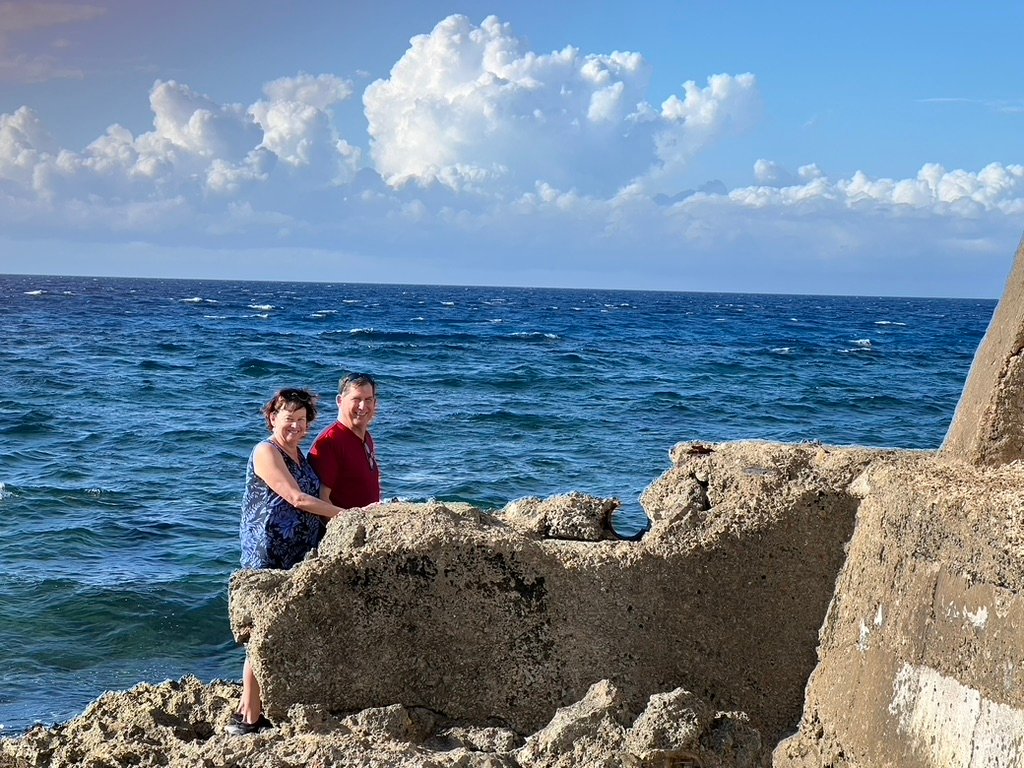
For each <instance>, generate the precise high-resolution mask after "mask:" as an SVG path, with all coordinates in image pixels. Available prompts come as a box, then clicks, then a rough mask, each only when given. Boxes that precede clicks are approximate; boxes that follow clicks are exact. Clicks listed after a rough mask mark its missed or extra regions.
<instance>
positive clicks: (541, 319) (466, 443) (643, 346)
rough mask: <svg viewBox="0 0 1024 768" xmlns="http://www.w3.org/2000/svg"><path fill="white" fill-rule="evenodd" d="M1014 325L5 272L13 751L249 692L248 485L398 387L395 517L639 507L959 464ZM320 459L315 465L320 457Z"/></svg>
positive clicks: (894, 304) (6, 694)
mask: <svg viewBox="0 0 1024 768" xmlns="http://www.w3.org/2000/svg"><path fill="white" fill-rule="evenodd" d="M995 304H996V302H995V301H994V300H982V299H919V298H872V297H842V296H781V295H770V296H769V295H739V294H708V293H671V292H638V291H598V290H548V289H532V288H488V287H453V286H413V285H363V284H327V283H301V282H279V283H268V282H220V281H194V280H138V279H113V278H85V277H33V276H0V319H2V323H3V328H4V329H5V332H4V336H5V343H4V344H3V346H2V347H0V382H2V384H0V440H2V446H3V447H2V449H0V520H2V522H0V661H2V663H0V735H15V734H17V733H20V732H21V731H23V730H25V729H26V728H28V727H30V726H32V725H33V724H34V723H37V722H42V723H47V724H49V723H54V722H60V721H64V720H67V719H70V718H72V717H74V716H75V715H77V714H79V713H80V712H81V710H82V709H83V708H84V707H85V706H86V705H87V704H88V703H89V702H90V701H92V700H93V699H94V698H96V697H97V696H99V695H100V694H101V693H103V692H104V691H106V690H112V689H127V688H130V687H131V686H133V685H135V684H136V683H138V682H141V681H148V682H160V681H162V680H165V679H168V678H174V679H177V678H179V677H181V676H183V675H185V674H194V675H196V676H198V677H199V678H201V679H204V680H210V679H214V678H226V679H235V680H237V679H239V678H240V674H241V664H242V658H243V652H242V650H241V649H240V648H238V647H237V646H236V645H235V644H234V642H233V641H232V638H231V632H230V628H229V626H228V620H227V584H228V579H229V577H230V575H231V573H232V571H233V570H234V569H235V568H236V567H237V564H238V554H239V553H238V516H239V504H240V499H241V490H242V483H243V478H244V474H245V464H246V459H247V457H248V454H249V451H250V450H251V448H252V446H253V445H254V444H255V443H256V442H257V441H259V440H260V439H261V438H262V437H263V436H264V435H265V428H264V425H263V422H262V417H261V415H260V413H259V410H260V407H261V406H262V404H263V403H264V402H265V401H266V400H267V399H268V398H269V397H270V395H272V394H273V392H274V391H275V390H276V389H278V388H280V387H283V386H302V387H307V388H310V389H312V390H314V391H315V392H317V393H319V394H320V396H321V400H322V404H323V412H322V413H321V416H320V417H319V419H318V420H317V423H316V424H314V426H313V430H312V431H313V432H314V433H315V432H316V431H318V430H319V429H322V428H324V427H326V426H327V425H328V424H329V423H330V422H331V420H332V419H333V418H334V415H335V410H334V404H333V395H334V393H335V392H336V386H337V380H338V378H339V376H341V375H343V374H344V373H345V372H348V371H366V372H370V373H372V374H373V375H374V376H375V378H376V379H377V381H378V384H379V388H380V389H379V395H380V408H379V415H378V418H377V422H376V424H375V425H374V428H373V433H374V436H375V439H376V442H377V448H378V457H379V459H380V463H381V467H382V471H383V483H384V495H385V497H387V498H394V497H398V498H402V499H408V500H413V501H422V500H427V499H438V500H441V501H462V502H470V503H473V504H475V505H477V506H479V507H481V508H483V509H495V508H498V507H501V506H503V505H504V504H505V503H506V502H508V501H510V500H513V499H517V498H522V497H524V496H539V497H546V496H549V495H552V494H558V493H567V492H569V491H581V492H584V493H588V494H592V495H595V496H602V497H607V496H613V497H616V498H618V499H620V500H621V503H622V506H621V509H620V512H619V513H618V514H617V516H616V518H615V521H614V523H615V526H616V528H617V529H618V530H619V531H620V533H622V534H623V535H636V534H638V533H639V532H641V531H642V530H643V528H644V526H645V522H646V520H645V518H644V515H643V511H642V509H641V507H640V504H639V502H638V497H639V495H640V494H641V492H642V491H643V490H644V488H645V487H646V486H647V485H648V484H649V483H650V482H651V481H653V480H654V479H655V478H657V477H658V476H659V475H660V474H661V473H662V472H664V471H665V470H667V469H668V468H669V466H670V464H669V459H668V451H669V449H670V448H671V447H672V446H673V445H674V444H675V443H677V442H679V441H690V440H701V441H710V442H715V441H723V440H736V439H764V440H773V441H783V442H799V441H819V442H823V443H827V444H835V445H849V444H857V445H868V446H885V447H899V448H919V449H934V448H937V447H938V446H939V445H940V444H941V442H942V439H943V436H944V435H945V432H946V429H947V427H948V425H949V422H950V419H951V418H952V416H953V412H954V409H955V407H956V403H957V400H958V398H959V396H960V392H961V390H962V388H963V385H964V382H965V380H966V377H967V374H968V371H969V369H970V365H971V360H972V358H973V355H974V352H975V349H976V348H977V346H978V343H979V342H980V340H981V338H982V336H983V334H984V332H985V329H986V327H987V325H988V322H989V320H990V318H991V316H992V312H993V310H994V308H995ZM306 447H308V443H307V446H306Z"/></svg>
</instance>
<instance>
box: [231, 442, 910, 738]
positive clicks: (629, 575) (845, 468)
mask: <svg viewBox="0 0 1024 768" xmlns="http://www.w3.org/2000/svg"><path fill="white" fill-rule="evenodd" d="M884 455H886V454H882V453H880V452H877V451H867V450H857V449H842V450H838V449H830V448H826V447H822V446H817V445H799V446H781V445H772V444H767V443H733V444H724V445H720V446H710V447H708V446H695V445H682V446H679V447H677V449H676V450H675V451H674V453H673V463H674V466H673V468H672V469H671V470H669V471H668V472H667V473H666V474H665V475H664V476H663V477H661V478H660V479H659V480H658V481H656V482H655V483H654V484H652V486H651V487H650V488H649V489H648V490H647V492H646V493H645V494H644V497H643V503H644V505H645V508H646V509H647V511H648V514H649V515H650V517H651V518H652V521H653V525H652V529H651V531H650V532H649V533H648V534H647V535H646V536H645V537H644V539H643V540H642V541H641V542H639V543H633V542H622V541H612V540H594V539H595V538H597V537H596V536H595V535H594V532H593V527H592V526H591V525H587V524H586V523H585V520H586V518H587V517H588V515H587V514H586V513H585V511H584V510H585V508H588V509H589V510H590V517H591V518H592V519H593V520H597V521H600V522H602V524H604V523H606V521H607V516H608V513H609V511H610V508H611V505H610V504H609V502H608V501H607V500H603V499H590V500H589V502H586V503H585V497H580V496H579V495H578V494H577V495H574V496H573V497H571V498H567V497H556V498H554V499H551V500H549V501H547V502H540V501H538V500H529V501H528V502H517V503H515V504H512V505H509V507H507V508H506V509H505V510H502V511H499V512H498V513H497V514H495V515H488V514H484V513H482V512H480V511H478V510H475V509H469V508H458V509H453V508H449V507H446V506H445V505H443V504H440V503H432V504H385V505H381V506H379V507H374V508H370V509H366V510H362V511H357V512H352V513H350V514H346V515H344V516H342V517H340V518H338V519H337V521H336V522H332V523H331V524H330V525H329V526H328V533H327V536H326V538H325V539H324V541H323V543H322V544H321V547H320V551H319V553H318V554H317V556H315V557H311V558H309V559H307V561H305V562H304V563H302V564H300V565H299V566H298V567H296V568H295V569H293V570H292V571H290V572H252V571H249V572H240V573H238V574H237V575H236V576H235V578H234V579H233V581H232V587H231V619H232V626H233V628H234V630H235V632H236V635H237V636H238V638H239V639H247V640H248V645H249V652H250V658H251V659H252V663H253V667H254V669H255V671H256V674H257V676H258V678H259V679H260V681H261V685H262V689H263V695H264V704H265V707H266V709H267V711H268V713H269V714H270V716H271V718H281V717H283V716H285V715H286V713H287V711H288V710H289V708H290V707H292V706H294V705H296V704H304V705H313V706H318V707H321V708H323V709H324V710H326V711H342V710H353V709H364V708H373V707H382V706H386V705H389V704H393V703H401V704H404V705H406V706H415V707H424V708H429V709H431V710H433V711H436V712H440V713H443V714H444V715H445V716H446V717H449V718H452V719H455V720H460V721H469V722H475V723H493V724H498V725H502V726H505V727H509V728H511V729H512V730H514V731H516V732H518V733H521V734H527V733H532V732H534V731H536V730H537V729H538V728H541V727H542V726H543V725H544V724H545V723H547V722H548V720H550V718H551V716H552V713H553V712H554V711H555V710H556V709H557V708H558V707H563V706H567V705H569V704H572V703H573V702H576V701H579V700H580V699H581V698H582V697H583V696H584V695H585V694H586V692H587V690H588V689H589V688H590V686H591V685H592V684H593V683H594V682H596V681H598V680H601V679H608V680H610V681H611V682H612V683H613V684H614V685H615V686H616V687H617V690H618V691H619V692H620V695H621V696H622V699H623V701H624V702H625V706H627V708H629V709H630V710H631V711H637V710H638V708H639V707H640V706H641V705H642V703H643V702H645V701H646V700H647V698H648V697H649V696H651V695H652V694H655V693H662V692H665V691H668V690H672V689H674V688H677V687H684V688H686V689H687V690H690V691H693V692H694V694H696V695H697V696H699V697H701V698H704V699H706V700H707V701H708V702H709V703H710V705H711V706H713V707H714V708H715V709H716V710H717V711H743V712H746V713H747V714H748V715H749V717H750V723H751V725H752V726H753V727H754V728H756V729H757V730H758V731H759V732H760V733H761V735H762V737H763V738H764V739H765V741H766V743H770V744H773V743H775V742H776V741H777V740H778V739H779V738H780V737H781V736H783V735H785V734H786V733H789V732H792V730H794V729H795V727H796V725H797V722H798V719H799V716H800V710H801V702H802V699H803V690H804V685H805V683H806V681H807V677H808V675H809V674H810V671H811V669H812V668H813V665H814V663H815V659H816V657H815V646H816V644H817V632H818V628H819V627H820V626H821V622H822V619H823V617H824V614H825V609H826V606H827V605H828V601H829V599H830V598H831V595H832V589H833V585H834V583H835V578H836V574H837V573H838V571H839V568H840V566H841V565H842V562H843V559H844V545H845V543H846V542H847V540H848V539H849V537H850V534H851V532H852V528H853V517H854V510H855V507H856V499H855V498H853V497H852V496H850V495H849V494H848V492H847V490H846V487H847V486H848V484H849V483H850V481H851V480H852V479H853V478H854V477H856V476H857V475H858V474H859V473H860V471H861V470H862V468H863V467H865V466H866V465H867V464H868V463H869V462H871V461H872V460H880V459H881V457H883V456H884ZM888 455H890V456H894V454H891V453H890V454H888ZM537 521H543V522H542V523H540V522H537ZM574 531H576V532H580V533H579V535H580V536H581V538H584V537H585V538H586V539H587V540H585V541H575V540H567V539H565V538H557V539H555V538H549V536H550V535H552V534H553V533H554V532H557V535H559V536H561V537H564V536H567V535H569V534H571V533H572V532H574Z"/></svg>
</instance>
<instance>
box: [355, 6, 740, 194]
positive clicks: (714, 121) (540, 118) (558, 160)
mask: <svg viewBox="0 0 1024 768" xmlns="http://www.w3.org/2000/svg"><path fill="white" fill-rule="evenodd" d="M649 77H650V72H649V68H648V65H647V64H646V62H645V61H644V58H643V57H642V56H641V55H640V54H638V53H628V52H626V53H623V52H613V53H611V54H583V53H581V52H580V51H579V50H578V49H576V48H573V47H571V46H570V47H566V48H563V49H562V50H560V51H555V52H552V53H547V54H538V53H534V52H532V51H524V50H523V46H522V44H521V42H520V40H519V39H518V38H517V37H515V35H514V34H513V32H512V28H511V26H510V25H509V24H505V23H502V22H500V21H499V20H498V19H497V18H495V17H493V16H491V17H488V18H487V19H485V20H484V21H483V22H482V23H481V24H480V26H479V27H477V26H474V25H473V24H472V23H471V22H470V21H469V20H468V19H467V18H466V17H464V16H450V17H448V18H447V19H445V20H444V21H442V22H441V23H439V24H438V25H437V26H436V27H434V29H433V31H432V32H431V33H430V34H429V35H420V36H418V37H415V38H413V40H412V41H411V44H410V47H409V50H408V51H406V53H405V54H404V55H403V56H402V58H401V59H400V60H399V61H398V62H397V63H396V64H395V66H394V67H393V68H392V70H391V74H390V77H389V78H388V79H386V80H379V81H377V82H375V83H373V84H371V85H370V86H369V87H368V88H367V89H366V92H365V93H364V96H363V101H364V104H365V107H366V117H367V121H368V124H369V134H370V137H371V140H372V147H371V154H372V158H373V161H374V163H375V166H376V168H377V170H378V171H379V172H380V174H381V175H382V176H383V177H384V178H385V179H386V180H387V181H388V183H389V184H392V185H394V186H401V185H403V184H406V183H408V182H411V181H414V182H417V183H419V184H421V185H429V184H432V183H435V182H436V183H441V184H445V185H447V186H449V187H451V188H452V189H456V190H470V191H475V192H480V193H484V194H503V195H509V194H511V195H516V194H521V193H522V192H524V191H528V190H531V189H533V188H534V186H535V185H536V184H538V183H547V184H552V185H555V186H557V187H561V188H570V187H572V188H575V189H577V190H579V191H580V192H581V193H584V194H596V195H608V194H611V193H613V192H614V191H615V190H616V189H618V188H620V187H622V186H624V185H626V184H629V183H630V182H632V181H634V180H636V179H637V177H642V176H643V177H646V175H647V174H648V173H650V174H653V176H655V177H656V178H657V179H658V182H659V184H660V186H666V185H670V184H671V183H672V181H673V180H674V177H675V175H676V174H678V172H679V170H680V169H681V168H682V167H684V166H685V164H686V161H687V160H688V159H689V158H690V157H692V155H693V154H694V153H695V152H697V151H699V149H700V148H701V147H702V146H704V145H706V144H707V143H708V142H710V141H712V140H714V139H715V138H717V137H718V136H719V134H720V133H721V132H723V131H725V130H727V129H730V128H732V127H735V126H737V125H740V124H744V123H745V121H746V119H747V114H748V112H749V107H750V105H751V103H752V102H753V101H755V93H756V82H755V79H754V77H753V76H752V75H741V76H738V77H732V76H729V75H715V76H714V77H712V78H709V81H708V85H707V87H706V88H703V89H702V88H698V87H697V86H696V85H695V84H694V83H692V82H687V83H685V84H684V86H683V90H684V93H683V97H682V98H680V97H678V96H672V97H670V98H669V99H668V100H666V101H665V102H664V104H662V106H661V108H660V109H658V108H655V107H653V106H652V105H651V104H649V103H648V102H647V100H646V92H647V87H648V83H649ZM673 191H675V190H673Z"/></svg>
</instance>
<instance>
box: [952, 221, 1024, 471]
mask: <svg viewBox="0 0 1024 768" xmlns="http://www.w3.org/2000/svg"><path fill="white" fill-rule="evenodd" d="M1022 352H1024V240H1022V241H1021V245H1020V247H1019V248H1018V250H1017V256H1016V259H1015V260H1014V264H1013V269H1012V271H1011V272H1010V276H1009V278H1008V279H1007V281H1006V289H1005V291H1004V293H1003V297H1002V299H1001V300H1000V301H999V305H998V306H997V307H996V311H995V314H994V315H993V316H992V321H991V322H990V323H989V326H988V331H987V332H986V333H985V338H984V339H983V340H982V342H981V345H980V346H979V347H978V350H977V352H976V353H975V356H974V363H973V364H972V365H971V372H970V375H969V376H968V378H967V385H966V386H965V387H964V391H963V393H962V394H961V396H960V403H959V404H958V405H957V409H956V414H955V415H954V417H953V421H952V423H951V424H950V426H949V431H948V433H947V434H946V439H945V441H944V443H943V447H942V450H943V452H944V453H946V454H947V455H949V456H951V457H955V458H959V459H963V460H965V461H968V462H971V463H974V464H984V465H998V464H1005V463H1007V462H1010V461H1015V460H1017V459H1022V458H1024V354H1022Z"/></svg>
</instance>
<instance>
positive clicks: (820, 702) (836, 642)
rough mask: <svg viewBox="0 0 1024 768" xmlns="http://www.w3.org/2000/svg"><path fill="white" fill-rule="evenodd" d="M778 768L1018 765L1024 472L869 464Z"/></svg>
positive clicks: (932, 463)
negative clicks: (795, 728)
mask: <svg viewBox="0 0 1024 768" xmlns="http://www.w3.org/2000/svg"><path fill="white" fill-rule="evenodd" d="M855 488H856V490H857V492H858V493H859V494H861V495H862V496H863V501H862V503H861V505H860V510H859V512H858V523H857V528H856V531H855V533H854V536H853V539H852V541H851V543H850V551H849V556H848V559H847V561H846V563H845V565H844V566H843V570H842V573H841V575H840V577H839V580H838V582H837V585H836V594H835V597H834V599H833V602H832V605H831V607H830V608H829V612H828V617H827V620H826V622H825V625H824V626H823V627H822V631H821V647H820V651H819V655H820V661H819V663H818V666H817V667H816V669H815V671H814V674H813V676H812V677H811V680H810V682H809V684H808V688H807V697H806V703H805V710H804V714H803V718H802V721H801V727H800V730H799V733H798V734H797V735H795V736H794V737H793V738H791V739H789V740H787V741H785V742H783V743H782V744H781V745H780V746H779V747H778V749H777V750H776V752H775V758H774V759H775V763H774V764H775V765H776V766H778V768H820V767H821V766H832V765H834V766H851V767H852V766H872V767H877V768H884V767H885V766H892V767H893V768H896V767H897V766H899V768H916V767H917V766H929V767H932V768H940V766H941V767H943V768H944V767H945V766H964V768H980V767H981V766H997V765H998V766H1003V767H1004V768H1005V767H1008V766H1024V668H1022V667H1021V665H1020V659H1022V658H1024V465H1021V464H1020V463H1019V462H1015V463H1013V464H1010V465H1007V466H1001V467H989V468H985V467H975V466H971V465H968V464H964V463H962V462H958V461H953V460H948V459H947V460H942V459H933V458H931V457H925V456H921V457H918V458H917V459H916V460H909V459H908V460H907V461H904V462H901V463H899V464H879V465H874V466H872V467H871V468H870V469H869V470H868V471H867V472H866V473H865V475H864V477H863V478H861V479H860V480H859V481H858V482H857V483H856V484H855Z"/></svg>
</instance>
